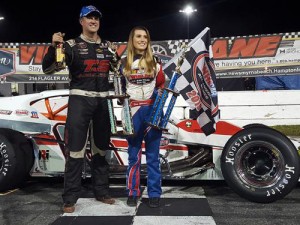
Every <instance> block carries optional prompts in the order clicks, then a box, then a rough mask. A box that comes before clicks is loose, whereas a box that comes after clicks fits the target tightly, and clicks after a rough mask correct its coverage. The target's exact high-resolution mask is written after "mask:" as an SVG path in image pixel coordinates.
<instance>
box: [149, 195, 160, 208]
mask: <svg viewBox="0 0 300 225" xmlns="http://www.w3.org/2000/svg"><path fill="white" fill-rule="evenodd" d="M159 200H160V198H159V197H154V198H149V207H151V208H157V207H159V206H160V204H159Z"/></svg>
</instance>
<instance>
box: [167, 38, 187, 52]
mask: <svg viewBox="0 0 300 225" xmlns="http://www.w3.org/2000/svg"><path fill="white" fill-rule="evenodd" d="M188 43H189V40H188V39H185V40H170V41H167V45H168V48H169V50H170V53H171V54H172V55H175V54H176V53H177V52H179V51H180V50H181V46H182V44H188Z"/></svg>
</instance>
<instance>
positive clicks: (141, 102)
mask: <svg viewBox="0 0 300 225" xmlns="http://www.w3.org/2000/svg"><path fill="white" fill-rule="evenodd" d="M153 103H154V99H147V100H130V107H135V106H143V105H153Z"/></svg>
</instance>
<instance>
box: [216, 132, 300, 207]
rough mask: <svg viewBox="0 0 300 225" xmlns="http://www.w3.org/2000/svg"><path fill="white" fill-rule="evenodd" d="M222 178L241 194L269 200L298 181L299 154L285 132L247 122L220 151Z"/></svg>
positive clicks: (255, 199)
mask: <svg viewBox="0 0 300 225" xmlns="http://www.w3.org/2000/svg"><path fill="white" fill-rule="evenodd" d="M221 170H222V174H223V177H224V179H225V181H226V182H227V184H228V186H229V187H231V188H232V189H233V190H234V191H235V192H236V193H237V194H239V195H240V196H241V197H243V198H245V199H248V200H249V201H252V202H258V203H270V202H274V201H277V200H279V199H282V198H283V197H285V196H286V195H287V194H289V193H290V192H291V191H292V190H293V188H294V187H295V186H296V185H297V183H298V179H299V155H298V153H297V150H296V148H295V146H294V145H293V143H292V142H291V141H290V139H288V138H287V137H286V136H285V135H283V134H282V133H280V132H279V131H276V130H274V129H272V128H270V127H267V126H248V127H247V128H245V129H243V130H241V131H239V132H238V133H236V134H235V135H234V136H232V137H231V138H230V139H229V140H228V142H227V143H226V145H225V147H224V150H223V152H222V155H221Z"/></svg>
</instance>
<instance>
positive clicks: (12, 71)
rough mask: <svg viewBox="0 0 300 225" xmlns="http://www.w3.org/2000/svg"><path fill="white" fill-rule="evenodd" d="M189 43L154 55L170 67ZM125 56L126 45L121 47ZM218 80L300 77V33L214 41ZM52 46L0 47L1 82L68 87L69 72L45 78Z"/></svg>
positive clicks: (160, 46)
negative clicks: (45, 63)
mask: <svg viewBox="0 0 300 225" xmlns="http://www.w3.org/2000/svg"><path fill="white" fill-rule="evenodd" d="M182 42H185V43H189V40H166V41H154V42H152V48H153V50H154V52H155V53H156V54H157V55H158V56H159V57H160V58H161V59H162V62H163V64H165V63H167V62H168V61H169V60H170V59H171V58H173V56H174V55H175V54H176V53H178V51H179V47H180V43H182ZM117 44H118V46H119V48H118V53H119V54H120V55H123V54H124V53H125V50H126V43H125V42H124V43H117ZM211 45H212V49H213V56H214V63H215V66H216V76H217V78H229V77H255V76H277V75H298V74H300V32H294V33H280V34H267V35H253V36H242V37H241V36H239V37H222V38H212V40H211ZM48 46H49V44H45V43H43V44H39V43H26V44H23V43H0V80H1V82H21V83H67V82H68V81H69V80H68V79H69V78H68V71H67V70H65V71H61V72H59V73H57V74H54V75H45V74H44V73H43V71H42V66H41V63H42V59H43V56H44V55H45V53H46V51H47V48H48Z"/></svg>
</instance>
